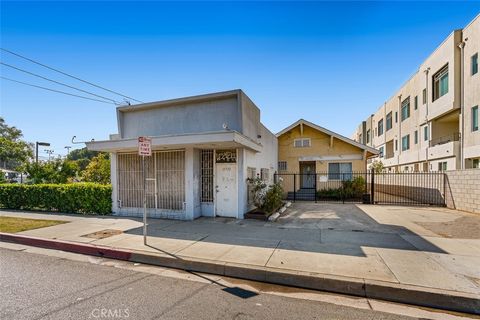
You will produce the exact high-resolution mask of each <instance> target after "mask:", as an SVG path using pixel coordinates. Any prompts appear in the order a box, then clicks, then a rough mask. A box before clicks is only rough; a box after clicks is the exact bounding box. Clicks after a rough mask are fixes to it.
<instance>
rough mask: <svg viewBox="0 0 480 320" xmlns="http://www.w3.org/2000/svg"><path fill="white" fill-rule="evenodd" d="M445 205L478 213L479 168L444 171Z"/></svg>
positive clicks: (479, 200)
mask: <svg viewBox="0 0 480 320" xmlns="http://www.w3.org/2000/svg"><path fill="white" fill-rule="evenodd" d="M445 184H446V188H445V189H446V190H445V198H446V202H447V207H449V208H452V209H457V210H463V211H469V212H473V213H480V169H466V170H455V171H447V172H446V181H445Z"/></svg>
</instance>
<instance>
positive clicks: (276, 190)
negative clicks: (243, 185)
mask: <svg viewBox="0 0 480 320" xmlns="http://www.w3.org/2000/svg"><path fill="white" fill-rule="evenodd" d="M247 183H249V184H250V186H251V189H250V192H252V196H253V204H254V205H255V206H256V207H257V208H258V209H260V210H262V211H264V212H265V213H273V211H274V210H276V209H277V208H278V207H280V205H281V204H282V196H283V188H282V186H281V185H280V183H274V184H272V185H270V186H268V185H267V184H266V183H265V181H263V180H262V179H260V177H256V178H254V179H247Z"/></svg>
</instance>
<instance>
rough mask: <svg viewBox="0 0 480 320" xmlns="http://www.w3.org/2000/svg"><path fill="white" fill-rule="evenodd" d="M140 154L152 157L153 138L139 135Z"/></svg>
mask: <svg viewBox="0 0 480 320" xmlns="http://www.w3.org/2000/svg"><path fill="white" fill-rule="evenodd" d="M138 155H139V156H147V157H150V156H151V155H152V139H150V138H148V137H138Z"/></svg>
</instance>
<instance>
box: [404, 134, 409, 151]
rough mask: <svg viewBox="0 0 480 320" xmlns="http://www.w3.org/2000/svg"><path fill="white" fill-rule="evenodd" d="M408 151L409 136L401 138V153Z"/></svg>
mask: <svg viewBox="0 0 480 320" xmlns="http://www.w3.org/2000/svg"><path fill="white" fill-rule="evenodd" d="M408 149H410V135H409V134H407V135H406V136H404V137H402V151H407V150H408Z"/></svg>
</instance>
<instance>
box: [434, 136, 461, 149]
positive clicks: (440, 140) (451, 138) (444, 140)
mask: <svg viewBox="0 0 480 320" xmlns="http://www.w3.org/2000/svg"><path fill="white" fill-rule="evenodd" d="M452 141H460V133H459V132H454V133H452V134H449V135H446V136H443V137H440V138H436V139H432V140H430V142H429V147H430V148H432V147H435V146H438V145H441V144H446V143H449V142H452Z"/></svg>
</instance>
